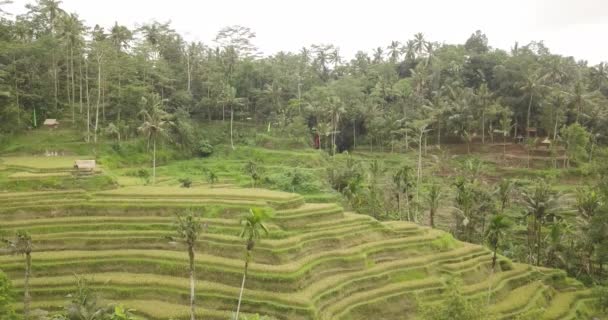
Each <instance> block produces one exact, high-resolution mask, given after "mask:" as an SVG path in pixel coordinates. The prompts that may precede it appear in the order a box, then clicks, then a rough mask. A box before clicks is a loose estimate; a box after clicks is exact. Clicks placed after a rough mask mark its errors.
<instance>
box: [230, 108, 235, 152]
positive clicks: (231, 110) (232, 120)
mask: <svg viewBox="0 0 608 320" xmlns="http://www.w3.org/2000/svg"><path fill="white" fill-rule="evenodd" d="M233 122H234V107H231V108H230V146H231V147H232V150H236V148H235V147H234V140H233V138H232V123H233Z"/></svg>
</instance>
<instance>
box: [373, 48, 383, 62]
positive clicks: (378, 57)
mask: <svg viewBox="0 0 608 320" xmlns="http://www.w3.org/2000/svg"><path fill="white" fill-rule="evenodd" d="M383 56H384V50H383V49H382V47H378V48H376V49H374V60H373V62H374V63H376V64H379V63H382V61H383V59H382V57H383Z"/></svg>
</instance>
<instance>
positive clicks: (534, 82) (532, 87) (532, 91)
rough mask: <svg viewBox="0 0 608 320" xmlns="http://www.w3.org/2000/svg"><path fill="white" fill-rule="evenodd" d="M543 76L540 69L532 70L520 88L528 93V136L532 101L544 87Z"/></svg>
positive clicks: (528, 134)
mask: <svg viewBox="0 0 608 320" xmlns="http://www.w3.org/2000/svg"><path fill="white" fill-rule="evenodd" d="M542 79H543V76H542V75H541V74H540V73H539V72H538V70H530V71H529V72H528V74H527V75H526V77H525V79H524V81H523V85H522V86H521V87H520V90H522V91H523V92H525V94H527V95H528V97H529V98H528V99H529V100H528V113H527V114H526V138H529V137H530V131H529V130H528V129H529V128H530V117H531V114H532V101H533V100H534V97H535V96H536V95H538V94H539V92H540V89H541V88H542V87H543V85H542Z"/></svg>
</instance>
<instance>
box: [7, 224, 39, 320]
mask: <svg viewBox="0 0 608 320" xmlns="http://www.w3.org/2000/svg"><path fill="white" fill-rule="evenodd" d="M2 242H4V243H5V244H6V245H7V246H8V249H9V251H10V252H11V253H13V254H19V255H24V256H25V280H24V282H23V318H24V319H25V320H28V319H29V318H30V302H31V296H30V275H31V270H32V251H33V247H32V237H31V236H30V234H29V233H27V232H25V231H17V234H16V235H15V238H13V239H2Z"/></svg>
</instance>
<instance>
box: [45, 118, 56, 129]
mask: <svg viewBox="0 0 608 320" xmlns="http://www.w3.org/2000/svg"><path fill="white" fill-rule="evenodd" d="M43 125H44V126H45V127H48V128H57V127H58V126H59V121H57V119H46V120H44V123H43Z"/></svg>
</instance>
